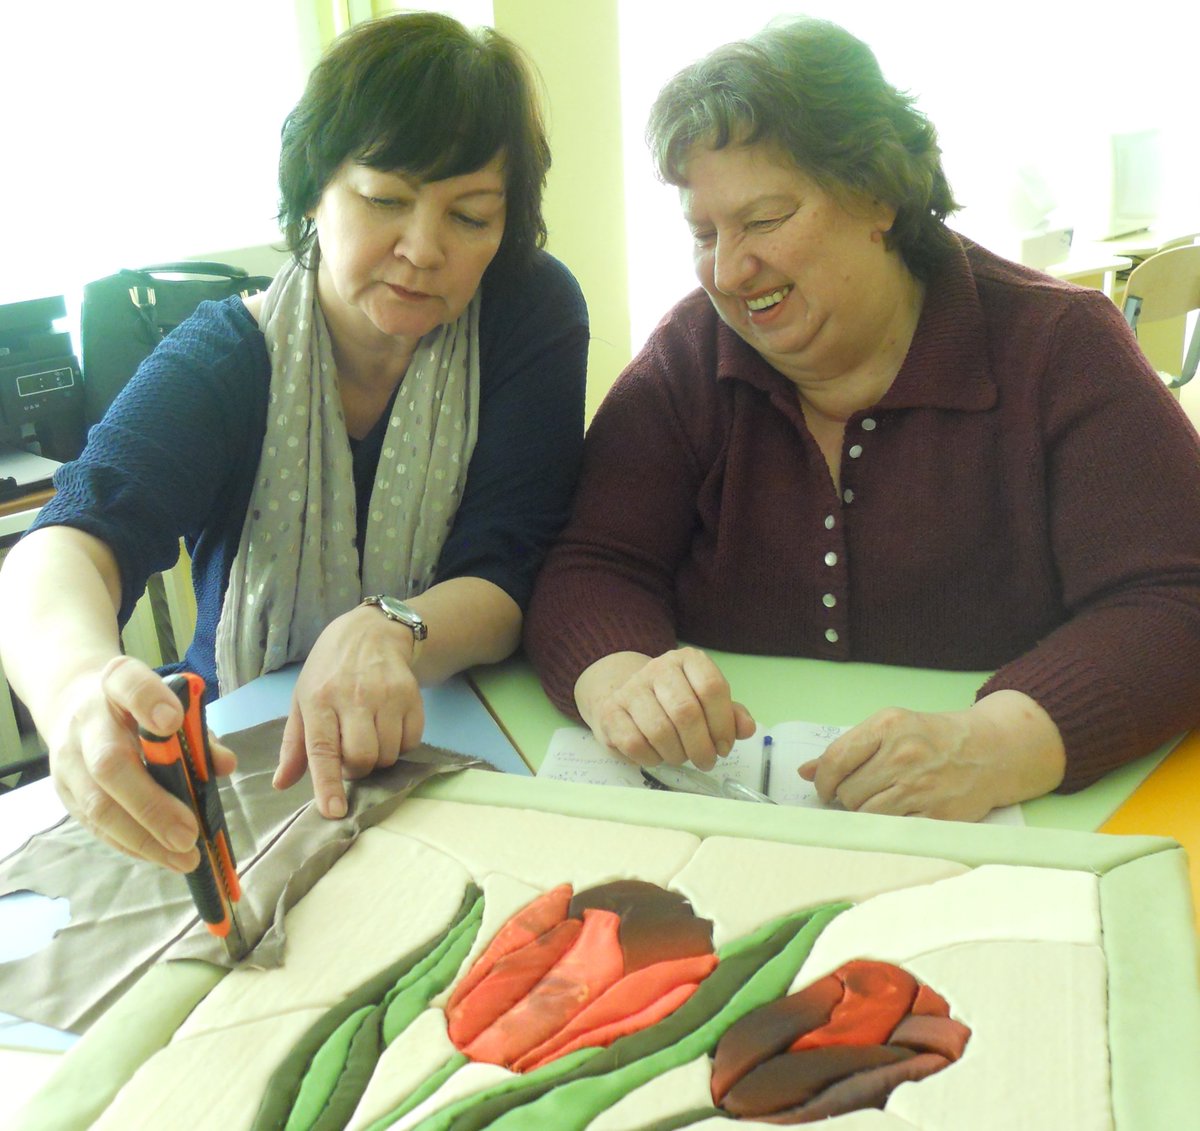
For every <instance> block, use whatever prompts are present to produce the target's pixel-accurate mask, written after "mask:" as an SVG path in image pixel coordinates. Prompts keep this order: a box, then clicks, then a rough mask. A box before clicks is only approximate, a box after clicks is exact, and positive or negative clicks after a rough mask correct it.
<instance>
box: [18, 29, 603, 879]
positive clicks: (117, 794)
mask: <svg viewBox="0 0 1200 1131" xmlns="http://www.w3.org/2000/svg"><path fill="white" fill-rule="evenodd" d="M549 164H550V155H549V150H548V147H547V144H546V137H545V131H544V129H543V125H542V115H541V111H540V109H539V106H538V100H537V98H536V96H535V92H534V82H533V76H532V74H531V71H530V68H529V67H528V66H527V64H526V63H525V61H524V60H523V58H522V56H521V54H520V53H519V52H518V50H517V49H516V48H515V47H514V45H513V44H512V43H510V42H509V41H508V40H506V39H505V38H504V37H503V36H501V35H498V34H497V33H495V32H493V31H489V30H483V31H479V32H469V31H467V30H466V29H465V28H463V27H462V26H461V25H460V24H458V23H457V22H456V21H454V20H452V19H449V18H448V17H445V16H440V15H430V14H426V13H422V14H407V15H395V16H390V17H386V18H383V19H379V20H375V21H371V22H368V23H365V24H362V25H361V26H358V27H356V28H354V29H353V30H351V31H350V32H348V33H347V34H346V35H344V36H342V37H341V38H340V39H338V40H337V41H336V42H335V43H334V44H333V45H332V47H331V48H330V50H329V51H328V53H327V54H326V55H325V56H324V58H323V59H322V60H321V61H320V63H319V64H318V65H317V67H316V69H315V70H314V71H313V73H312V75H311V77H310V79H309V82H308V85H307V88H306V90H305V92H304V95H303V97H302V98H301V99H300V102H299V104H298V105H297V106H296V108H295V109H294V110H293V112H292V113H291V114H290V115H289V116H288V118H287V121H286V122H285V124H284V128H283V145H282V153H281V157H280V176H279V181H280V193H281V209H280V221H281V224H282V226H283V228H284V231H285V235H286V239H287V244H288V247H289V249H290V250H291V252H292V256H291V259H290V260H289V262H288V263H287V264H286V265H285V266H284V267H283V268H282V269H281V270H280V272H279V274H278V275H277V276H276V277H275V279H274V280H273V282H272V283H271V286H270V287H269V289H268V290H267V291H266V292H264V293H262V294H258V295H253V296H250V297H247V298H232V299H229V300H227V301H225V302H220V303H203V304H201V306H200V307H199V308H198V309H197V311H196V313H195V314H194V315H193V316H192V318H190V319H189V320H188V321H187V322H185V323H184V324H183V325H182V326H180V327H179V329H178V330H177V331H175V332H174V333H173V334H171V335H170V336H169V337H167V338H166V339H165V340H164V341H163V342H162V344H161V345H160V346H159V347H158V348H157V349H156V350H155V351H154V353H153V354H151V356H150V357H149V358H147V360H146V362H145V363H144V364H143V365H142V366H141V368H140V369H139V370H138V372H137V374H136V375H135V376H134V378H133V379H132V380H131V381H130V382H129V384H128V385H127V386H126V387H125V389H124V390H123V391H122V393H121V394H120V396H119V397H118V398H117V399H116V401H114V403H113V405H112V407H111V408H110V410H109V412H108V414H107V415H106V416H105V418H104V420H103V421H102V422H101V423H100V424H99V425H97V426H96V427H95V428H94V429H92V431H91V434H90V436H89V438H88V444H87V447H86V448H85V450H84V452H83V453H82V455H81V456H80V458H79V459H78V460H77V461H75V462H74V463H71V464H68V465H66V466H64V467H63V468H62V469H61V470H60V472H59V473H58V475H57V477H56V487H57V493H56V495H55V498H54V500H53V501H52V502H51V503H50V504H49V505H48V506H46V507H45V508H44V509H43V510H42V512H41V513H40V515H39V516H38V520H37V522H36V523H35V526H34V528H33V529H32V530H31V532H30V533H29V534H28V535H27V536H26V538H25V539H23V540H22V541H21V543H20V544H19V545H18V546H17V547H16V548H15V549H14V550H13V551H12V553H11V554H10V555H9V557H8V560H7V562H6V563H5V567H4V571H3V574H0V608H2V609H3V612H2V613H0V617H2V623H3V626H4V631H3V640H2V641H0V644H2V646H3V662H4V667H5V670H6V672H7V674H8V675H9V678H10V679H11V680H12V683H13V685H14V686H15V687H16V688H17V690H18V693H19V694H20V695H21V697H22V698H23V699H24V700H25V702H26V703H27V704H28V706H29V708H30V710H31V711H32V713H33V716H34V719H35V720H36V722H37V724H38V727H39V729H40V731H41V733H42V734H43V735H44V736H46V738H47V740H48V745H49V748H50V765H51V772H52V774H53V777H54V780H55V783H56V785H57V788H58V790H59V793H60V794H61V796H62V798H63V801H64V802H65V804H66V806H67V809H68V810H69V811H70V812H71V813H72V814H73V815H74V816H76V817H77V818H79V819H80V820H81V821H83V822H84V823H85V824H87V825H88V826H89V827H90V828H91V829H92V831H93V832H95V833H96V835H97V836H99V837H100V838H102V839H103V840H105V841H107V842H109V843H110V844H113V845H115V846H116V847H118V848H121V849H122V850H124V851H126V852H128V853H130V854H132V855H135V856H140V857H144V858H146V859H150V860H154V861H157V862H159V863H162V864H165V865H167V866H168V867H172V868H175V869H178V870H180V871H189V870H191V869H192V868H194V867H195V865H196V863H197V853H196V849H195V847H194V846H195V841H196V835H197V830H196V827H195V822H194V820H193V818H192V817H191V815H190V814H189V813H188V812H187V810H186V807H184V806H182V805H181V804H179V803H178V802H176V801H174V800H173V799H172V798H170V797H168V796H167V795H166V794H165V793H164V792H163V791H162V790H160V789H159V788H158V787H157V786H156V785H154V783H153V782H152V781H151V780H150V778H149V777H148V776H147V774H146V773H145V771H144V770H143V768H142V765H141V760H140V757H139V753H138V741H137V727H138V726H139V725H140V726H143V727H146V728H147V729H148V730H150V731H152V732H154V733H159V734H165V733H170V731H172V730H173V729H174V728H175V727H176V726H178V724H179V723H180V721H181V718H180V714H181V712H180V707H179V703H178V700H177V699H176V698H175V696H174V695H173V694H172V693H171V692H170V690H169V689H168V688H166V687H165V686H164V684H163V681H162V679H161V677H160V674H159V673H156V672H154V671H151V670H150V669H148V668H147V667H146V666H145V665H144V664H142V663H140V662H139V661H137V660H135V659H131V658H128V657H125V656H122V655H121V648H120V640H119V637H118V625H119V624H121V623H124V621H125V620H126V618H127V617H128V616H129V614H130V613H131V611H132V609H133V606H134V603H135V602H136V600H137V598H138V596H139V595H140V594H141V592H142V591H143V589H144V587H145V584H146V580H147V578H148V577H149V576H150V575H151V574H152V573H154V572H156V571H159V570H163V569H167V568H169V567H170V566H171V565H172V563H173V562H174V561H175V559H176V556H177V554H178V544H179V539H180V538H181V537H182V538H183V539H184V541H185V543H186V545H187V549H188V551H189V553H190V555H191V562H192V572H193V578H194V583H195V590H196V603H197V608H198V612H197V626H196V634H195V637H194V639H193V640H192V643H191V645H190V647H189V648H188V650H187V654H186V656H185V658H184V660H183V663H182V664H181V665H179V666H181V667H184V668H186V669H188V670H190V671H194V672H196V673H198V674H199V675H200V676H202V677H203V678H204V680H205V682H206V684H207V692H208V695H209V696H210V697H211V696H215V695H217V694H223V693H225V692H227V691H230V690H232V689H234V688H236V687H238V686H240V685H241V684H243V683H246V682H247V681H249V680H252V679H254V678H255V677H257V676H259V675H261V674H263V673H265V672H268V671H272V670H274V669H276V668H279V667H282V666H283V665H285V664H289V663H293V662H302V664H303V667H302V668H301V671H300V674H299V677H298V679H297V682H296V687H295V693H294V696H293V700H292V707H291V713H290V716H289V718H288V720H287V724H286V728H285V731H284V738H283V747H282V750H281V752H280V761H279V768H278V770H277V772H276V775H275V784H276V785H277V786H278V787H280V788H282V787H285V786H287V785H290V784H291V783H292V782H294V781H296V780H297V779H298V778H300V777H301V776H302V775H303V773H304V770H305V768H306V766H307V768H308V769H309V771H310V772H311V774H312V779H313V788H314V792H315V795H316V800H317V804H318V807H319V808H320V810H321V812H322V813H324V814H325V815H326V816H330V817H340V816H342V815H344V813H345V812H346V798H345V788H344V784H343V781H344V779H347V778H358V777H361V776H362V775H364V774H366V773H368V772H370V771H371V770H372V769H374V768H376V767H383V766H390V765H391V764H392V763H394V762H395V761H396V759H397V758H398V757H399V755H400V754H401V753H402V752H403V751H405V750H408V749H410V748H411V747H413V746H414V745H416V744H417V743H418V742H419V741H420V738H421V732H422V727H423V725H424V716H423V712H422V703H421V692H420V685H422V684H426V683H430V682H434V681H438V680H441V679H444V678H445V677H447V676H449V675H451V674H452V673H454V672H457V671H460V670H462V669H464V668H466V667H469V666H471V665H473V664H478V663H487V662H492V661H496V660H500V659H502V658H503V657H505V656H507V655H508V654H509V653H510V652H511V651H512V650H513V649H514V648H515V647H516V645H517V643H518V641H519V639H520V632H521V621H522V616H523V609H524V607H525V605H526V603H527V602H528V599H529V596H530V592H531V590H532V586H533V578H534V574H535V573H536V571H537V569H538V567H539V565H540V563H541V559H542V556H543V554H544V552H545V549H546V547H547V546H548V545H549V543H550V541H551V540H552V539H553V538H554V536H555V534H556V533H557V532H558V530H559V529H560V527H561V526H562V524H563V522H564V521H565V519H566V516H567V513H568V510H569V504H570V498H571V493H572V490H573V487H574V483H575V477H576V473H577V469H578V461H579V454H580V450H581V447H582V434H583V393H584V380H585V369H586V355H587V345H588V326H587V310H586V308H585V305H584V302H583V297H582V295H581V293H580V291H579V287H578V285H577V284H576V282H575V280H574V278H573V277H572V276H571V274H570V273H569V272H568V271H567V269H566V268H565V267H563V265H562V264H560V263H558V262H557V261H556V260H554V259H553V258H551V257H550V256H549V255H547V254H546V253H545V251H543V250H541V248H542V245H543V244H544V242H545V234H546V233H545V225H544V223H543V221H542V213H541V199H542V188H543V184H544V182H545V177H546V171H547V169H548V168H549ZM216 761H217V768H218V770H219V771H222V772H224V771H227V770H228V769H229V768H230V766H231V764H232V756H231V755H230V754H229V752H228V751H225V750H224V749H223V748H220V747H218V748H217V750H216Z"/></svg>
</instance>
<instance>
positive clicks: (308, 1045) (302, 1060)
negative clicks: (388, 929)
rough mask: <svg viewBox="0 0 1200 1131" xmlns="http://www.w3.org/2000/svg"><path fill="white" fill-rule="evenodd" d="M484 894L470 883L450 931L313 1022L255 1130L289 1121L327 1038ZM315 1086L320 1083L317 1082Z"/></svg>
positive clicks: (377, 999)
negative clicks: (306, 1077) (306, 1076)
mask: <svg viewBox="0 0 1200 1131" xmlns="http://www.w3.org/2000/svg"><path fill="white" fill-rule="evenodd" d="M482 898H483V893H482V892H481V891H480V889H479V887H478V886H477V885H475V884H469V885H468V886H467V889H466V891H465V893H464V895H463V901H462V903H461V904H460V905H459V908H458V911H457V912H455V915H454V920H453V924H452V926H451V927H450V928H448V930H447V932H446V933H444V934H442V935H440V936H438V937H436V938H433V939H431V940H430V941H429V942H428V943H427V944H425V945H424V946H422V947H418V948H417V949H416V950H415V951H413V952H412V953H410V954H407V955H405V956H404V957H403V958H400V959H397V960H396V961H395V962H393V963H392V964H391V965H390V966H388V967H387V968H386V969H384V970H381V971H380V972H379V973H378V974H376V975H374V976H373V977H372V978H369V979H368V980H367V981H366V982H364V983H363V984H362V985H361V986H359V987H358V989H356V990H355V991H354V992H353V993H351V994H349V995H348V996H347V997H346V998H345V999H344V1000H343V1001H341V1002H339V1003H338V1004H337V1005H335V1006H334V1007H333V1008H331V1009H330V1010H329V1011H328V1012H327V1013H325V1014H323V1015H322V1016H321V1017H319V1018H318V1019H317V1020H316V1021H315V1022H313V1024H312V1026H311V1027H310V1028H309V1030H308V1031H307V1032H306V1033H305V1034H304V1035H303V1036H301V1037H300V1038H299V1039H298V1040H297V1041H296V1044H295V1045H294V1046H293V1047H292V1050H291V1052H290V1053H288V1055H287V1056H286V1057H285V1058H284V1059H283V1060H282V1061H281V1062H280V1063H279V1065H278V1067H277V1068H276V1069H275V1071H274V1072H273V1073H272V1074H271V1079H270V1080H269V1081H268V1084H267V1088H266V1091H265V1092H264V1094H263V1098H262V1102H261V1103H260V1104H259V1108H258V1112H257V1113H256V1115H255V1117H254V1122H253V1124H252V1125H251V1131H278V1129H279V1128H280V1127H285V1126H286V1125H287V1122H288V1118H289V1115H290V1113H291V1110H292V1108H293V1107H294V1106H295V1103H296V1101H297V1098H298V1096H299V1094H300V1091H301V1088H302V1086H303V1081H304V1077H305V1075H306V1073H307V1072H308V1070H309V1067H310V1065H311V1064H312V1063H313V1061H314V1059H315V1058H316V1057H317V1054H318V1052H319V1051H320V1049H321V1047H322V1046H323V1045H324V1044H325V1042H326V1041H327V1040H329V1038H330V1037H331V1036H332V1035H333V1034H334V1033H336V1032H337V1031H338V1029H340V1028H341V1026H342V1025H343V1024H345V1022H346V1020H347V1019H348V1018H349V1017H352V1016H353V1015H354V1014H355V1013H357V1012H359V1011H360V1010H362V1009H363V1008H364V1007H374V1006H377V1005H379V1004H380V1003H381V1002H382V1001H383V1000H384V999H385V998H386V996H387V994H388V993H389V991H391V990H393V989H394V988H395V987H396V985H397V983H399V982H401V980H402V979H404V977H405V975H407V974H409V973H410V972H411V971H412V970H413V968H414V967H416V966H417V965H418V964H420V963H421V962H422V960H424V959H426V958H427V957H429V956H430V955H431V954H432V953H433V952H434V951H436V950H437V949H438V947H439V946H440V945H441V944H442V943H443V942H444V941H445V938H446V934H448V933H449V932H450V931H453V930H454V927H455V926H457V925H458V924H459V923H460V922H461V921H462V920H463V918H464V917H466V916H469V915H471V914H472V912H473V911H477V910H478V908H479V907H480V905H481V900H482ZM434 992H436V991H434ZM431 996H432V995H431ZM335 1086H336V1082H334V1083H332V1084H329V1085H327V1088H328V1094H330V1095H332V1094H333V1088H334V1087H335ZM313 1087H316V1085H315V1084H314V1085H313Z"/></svg>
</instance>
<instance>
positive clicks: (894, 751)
mask: <svg viewBox="0 0 1200 1131" xmlns="http://www.w3.org/2000/svg"><path fill="white" fill-rule="evenodd" d="M1065 768H1066V762H1065V757H1064V753H1063V745H1062V738H1061V736H1060V735H1059V732H1058V727H1057V726H1056V725H1055V724H1054V721H1053V720H1052V719H1051V718H1050V716H1049V715H1048V714H1047V713H1046V712H1045V710H1043V709H1042V707H1041V706H1039V705H1038V703H1036V702H1035V701H1034V700H1033V699H1031V698H1030V697H1029V696H1027V695H1024V694H1023V693H1021V692H1018V691H997V692H993V693H992V694H991V695H987V696H985V697H984V698H983V699H980V700H979V701H978V702H976V703H975V704H974V705H973V706H972V707H970V708H968V709H966V710H963V711H945V712H920V711H907V710H903V709H901V708H896V707H892V708H888V709H887V710H884V711H879V712H878V713H877V714H875V715H872V716H871V717H870V718H869V719H867V720H865V721H864V722H862V723H860V724H859V725H858V726H856V727H854V728H852V729H851V730H849V731H847V732H846V733H845V734H843V735H842V736H841V737H840V738H838V739H836V740H835V741H834V742H831V743H830V744H829V746H828V747H827V748H826V750H825V752H824V754H822V755H821V757H820V758H817V759H815V760H814V761H812V762H809V763H808V764H806V765H805V766H802V767H801V769H800V773H801V776H802V777H805V778H807V779H808V780H809V781H811V782H813V783H814V784H815V785H816V787H817V793H818V794H819V795H820V798H821V800H822V802H824V803H825V804H829V803H830V802H832V801H835V800H836V801H838V802H840V803H841V804H842V805H844V806H845V807H846V808H847V809H852V810H856V811H858V812H861V813H889V814H893V815H897V816H909V815H912V816H921V817H938V818H942V819H947V820H958V821H978V820H982V819H983V818H984V817H986V816H987V814H988V813H989V812H990V811H991V810H992V809H995V808H997V807H999V806H1002V805H1012V804H1015V803H1017V802H1019V801H1027V800H1029V799H1030V798H1034V797H1040V796H1042V794H1044V793H1049V792H1050V791H1051V790H1052V789H1055V788H1056V787H1057V786H1058V785H1059V784H1060V783H1061V781H1062V779H1063V774H1064V771H1065Z"/></svg>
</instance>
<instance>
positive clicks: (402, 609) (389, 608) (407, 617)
mask: <svg viewBox="0 0 1200 1131" xmlns="http://www.w3.org/2000/svg"><path fill="white" fill-rule="evenodd" d="M367 600H368V601H370V602H371V603H372V604H376V605H378V606H379V607H380V608H381V609H382V610H383V612H384V614H385V615H386V616H388V617H390V618H391V619H392V620H396V621H399V622H400V623H401V624H404V625H407V626H408V627H409V628H411V629H412V632H413V636H415V637H416V638H417V639H418V640H424V639H425V637H426V636H427V635H428V633H429V629H428V628H427V627H426V625H425V621H424V620H423V619H422V617H421V614H420V613H418V612H417V611H416V610H415V609H410V608H409V607H408V606H407V605H406V604H405V603H404V602H403V601H397V600H396V598H395V597H389V596H387V594H385V593H381V594H379V596H377V597H369V598H367Z"/></svg>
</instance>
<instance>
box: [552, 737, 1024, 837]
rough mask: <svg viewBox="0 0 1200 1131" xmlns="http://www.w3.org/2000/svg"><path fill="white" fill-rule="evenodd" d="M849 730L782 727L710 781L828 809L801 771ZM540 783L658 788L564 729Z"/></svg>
mask: <svg viewBox="0 0 1200 1131" xmlns="http://www.w3.org/2000/svg"><path fill="white" fill-rule="evenodd" d="M848 729H849V728H848V727H840V726H831V725H828V724H825V723H806V722H787V723H779V724H778V725H776V726H774V727H772V728H771V729H770V730H768V731H766V732H764V733H762V734H756V735H755V736H754V737H752V738H747V739H743V740H742V741H740V742H735V743H734V744H733V749H732V750H731V751H730V752H729V754H728V756H727V757H725V758H722V759H721V760H720V761H718V763H717V765H716V766H715V767H713V769H712V770H711V771H709V776H710V777H712V778H713V779H715V780H716V781H717V783H718V784H719V783H720V782H722V781H725V780H727V779H729V780H733V781H736V782H738V783H739V784H741V785H744V786H747V787H749V788H750V789H753V790H756V791H758V792H759V793H765V794H766V795H767V796H768V797H770V798H771V799H772V800H773V801H776V802H778V803H779V804H780V805H801V806H807V807H808V808H814V809H822V808H826V806H824V805H822V803H821V800H820V798H819V797H818V796H817V791H816V789H815V788H814V786H813V784H812V783H811V782H808V781H805V780H804V779H803V778H802V777H801V776H800V775H799V773H798V772H797V771H798V770H799V768H800V767H801V766H802V765H804V763H805V762H810V761H812V759H814V758H817V757H819V756H820V755H821V753H822V752H823V751H824V749H825V747H826V746H828V745H829V744H830V743H831V742H832V741H833V740H834V739H835V738H837V737H838V735H840V734H843V733H844V732H845V731H847V730H848ZM538 777H543V778H557V779H558V780H560V781H573V782H582V783H585V784H590V785H615V786H629V787H631V788H634V789H652V788H655V787H654V786H652V785H651V784H650V783H649V782H647V781H646V779H645V777H644V776H643V774H642V772H641V770H640V768H639V767H637V766H635V765H633V764H632V763H630V762H626V761H623V760H622V759H621V758H620V757H618V756H617V755H616V754H614V753H613V752H612V751H611V750H609V749H608V747H606V746H604V745H602V744H601V743H600V742H597V741H596V739H595V738H593V737H592V732H591V731H590V730H588V729H586V728H585V727H562V728H560V729H559V730H556V731H555V732H554V736H553V737H552V738H551V740H550V747H549V749H548V750H547V752H546V757H545V760H544V761H543V762H542V765H541V767H540V768H539V769H538ZM714 792H718V791H717V790H714ZM830 808H836V806H830ZM985 820H986V822H987V823H988V824H1002V825H1023V824H1024V823H1025V820H1024V817H1023V816H1022V815H1021V808H1020V806H1019V805H1010V806H1006V807H1005V808H1003V809H994V810H992V812H991V813H989V814H988V816H987V817H986V818H985Z"/></svg>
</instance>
